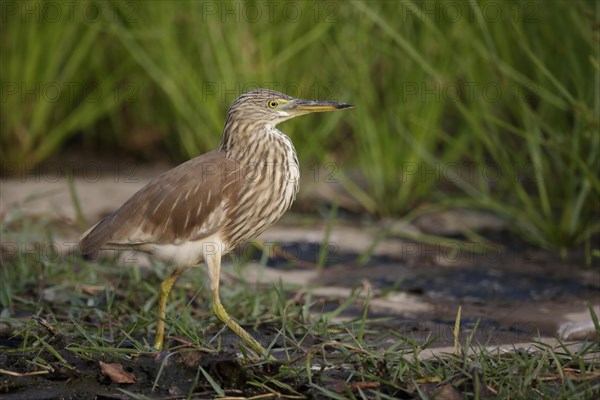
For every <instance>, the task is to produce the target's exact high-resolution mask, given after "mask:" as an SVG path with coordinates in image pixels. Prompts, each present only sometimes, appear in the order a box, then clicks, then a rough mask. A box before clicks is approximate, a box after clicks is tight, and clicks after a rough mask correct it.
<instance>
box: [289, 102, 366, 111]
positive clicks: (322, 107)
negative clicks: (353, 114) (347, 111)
mask: <svg viewBox="0 0 600 400" xmlns="http://www.w3.org/2000/svg"><path fill="white" fill-rule="evenodd" d="M352 107H354V104H348V103H338V102H336V101H321V100H293V101H291V102H290V103H289V104H288V110H289V111H291V112H292V113H298V114H307V113H313V112H325V111H334V110H340V109H342V108H352Z"/></svg>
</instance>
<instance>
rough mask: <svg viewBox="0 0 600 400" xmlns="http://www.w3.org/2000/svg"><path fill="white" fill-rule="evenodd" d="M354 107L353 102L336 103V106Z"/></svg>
mask: <svg viewBox="0 0 600 400" xmlns="http://www.w3.org/2000/svg"><path fill="white" fill-rule="evenodd" d="M354 107H356V106H355V105H354V104H350V103H338V105H337V108H339V109H340V110H341V109H344V108H354Z"/></svg>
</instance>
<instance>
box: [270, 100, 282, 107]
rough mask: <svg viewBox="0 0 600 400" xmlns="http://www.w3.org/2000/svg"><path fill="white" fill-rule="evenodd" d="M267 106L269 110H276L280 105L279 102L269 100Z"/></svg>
mask: <svg viewBox="0 0 600 400" xmlns="http://www.w3.org/2000/svg"><path fill="white" fill-rule="evenodd" d="M267 105H268V106H269V108H275V107H277V106H278V105H279V102H278V101H277V100H269V102H268V103H267Z"/></svg>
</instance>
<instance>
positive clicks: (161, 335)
mask: <svg viewBox="0 0 600 400" xmlns="http://www.w3.org/2000/svg"><path fill="white" fill-rule="evenodd" d="M182 272H183V271H181V270H175V271H174V272H173V273H172V274H171V275H170V276H169V277H168V278H167V279H165V280H164V281H163V282H162V283H161V284H160V293H159V295H158V321H157V322H156V336H155V337H154V348H155V349H156V350H162V348H163V342H164V340H165V317H166V316H167V300H168V298H169V293H170V292H171V288H172V287H173V284H174V283H175V281H176V280H177V278H179V275H181V273H182Z"/></svg>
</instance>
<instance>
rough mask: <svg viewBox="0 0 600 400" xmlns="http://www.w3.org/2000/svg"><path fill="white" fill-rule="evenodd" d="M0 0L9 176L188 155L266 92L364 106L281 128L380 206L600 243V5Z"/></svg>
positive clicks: (566, 242)
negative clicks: (237, 109) (491, 216)
mask: <svg viewBox="0 0 600 400" xmlns="http://www.w3.org/2000/svg"><path fill="white" fill-rule="evenodd" d="M1 4H2V6H1V7H2V10H1V11H2V21H1V36H0V41H1V48H2V57H1V61H0V63H1V78H2V101H1V112H2V118H1V119H0V125H1V154H0V156H1V158H2V168H3V172H4V173H7V170H8V169H10V170H11V171H14V169H15V168H14V166H15V165H17V166H21V167H22V166H24V165H33V164H35V163H42V162H44V161H47V160H49V159H50V158H52V157H57V156H58V155H60V154H61V151H63V152H64V151H65V149H70V150H71V151H72V150H75V151H87V152H88V154H89V153H90V152H93V153H94V154H98V155H100V156H102V155H106V156H114V154H115V152H116V151H117V153H118V154H133V155H135V156H136V157H142V159H146V160H155V159H157V158H163V159H164V158H165V157H168V158H169V159H170V161H173V162H180V161H183V160H185V159H188V158H190V157H193V156H196V155H198V154H200V153H203V152H205V151H207V150H209V149H212V148H214V147H216V146H217V145H218V143H219V139H220V132H221V130H222V126H223V123H224V119H225V113H226V110H227V108H228V107H229V105H230V104H231V102H232V101H233V100H234V99H235V97H237V95H238V94H240V93H241V92H244V91H246V90H249V89H253V88H256V87H267V88H271V89H275V90H279V91H283V92H286V93H288V94H290V95H292V96H297V97H304V98H319V99H330V100H340V101H346V102H351V103H355V104H356V105H357V108H355V109H354V110H352V111H346V112H340V113H332V114H329V115H327V116H322V115H321V116H311V117H304V118H301V119H298V120H295V121H294V122H292V123H286V124H285V125H284V126H283V128H282V129H283V130H284V131H285V132H286V133H287V134H288V135H289V136H290V137H291V138H292V139H293V141H294V143H295V145H296V148H297V150H298V154H299V157H300V161H301V163H302V164H303V167H304V169H305V170H307V171H310V169H314V166H316V165H323V164H324V163H329V162H335V163H336V164H337V166H339V169H338V170H337V175H336V179H337V180H339V182H340V183H342V186H343V187H344V188H345V189H346V190H347V191H348V193H349V194H350V195H351V196H353V197H354V198H355V199H356V200H357V201H358V202H359V203H360V204H361V206H362V207H363V209H364V212H365V213H368V214H371V215H375V216H380V217H402V216H405V215H407V213H411V215H414V213H415V212H418V211H419V210H424V209H428V210H431V209H439V208H445V207H470V208H477V209H483V210H488V211H491V212H494V213H496V214H498V215H500V216H502V217H504V218H506V219H508V220H509V221H510V222H511V224H512V226H513V227H514V229H515V231H516V232H518V233H519V234H520V235H522V237H523V238H525V239H527V240H530V241H533V242H534V243H535V244H537V245H539V246H541V247H544V248H549V249H553V250H561V251H563V253H564V252H565V251H566V250H568V249H569V248H572V247H574V246H581V245H583V246H585V247H586V248H587V249H588V253H589V250H590V249H592V250H593V248H594V247H595V246H594V245H593V244H592V243H593V240H594V239H595V238H597V235H598V232H599V230H600V222H599V221H600V216H599V207H600V206H599V204H600V180H599V176H600V135H599V133H598V131H599V107H600V89H599V79H598V74H599V55H598V40H599V36H600V35H599V23H598V14H599V9H598V3H596V2H593V1H540V2H537V1H523V2H520V1H504V0H502V1H500V0H496V1H448V2H444V1H439V2H438V1H424V2H423V1H370V2H345V1H344V2H337V1H325V2H310V1H300V2H293V1H292V2H261V1H259V2H196V1H193V2H192V1H176V2H167V1H164V2H162V1H152V2H103V1H98V2H88V1H78V2H60V1H49V2H43V1H33V2H10V1H3V2H2V3H1ZM116 149H117V150H116ZM165 149H166V151H165ZM309 173H310V172H309Z"/></svg>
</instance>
